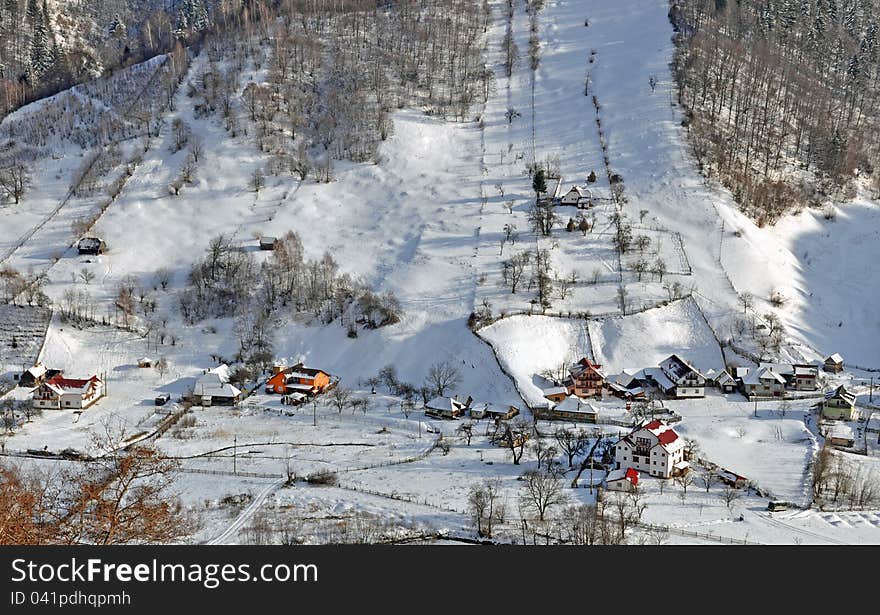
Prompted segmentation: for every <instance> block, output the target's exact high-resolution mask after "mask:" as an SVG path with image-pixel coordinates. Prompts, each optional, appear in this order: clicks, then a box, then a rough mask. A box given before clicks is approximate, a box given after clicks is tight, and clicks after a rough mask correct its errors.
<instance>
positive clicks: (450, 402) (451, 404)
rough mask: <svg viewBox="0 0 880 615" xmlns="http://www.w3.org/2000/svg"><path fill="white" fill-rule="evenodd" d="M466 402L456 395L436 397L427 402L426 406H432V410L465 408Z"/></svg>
mask: <svg viewBox="0 0 880 615" xmlns="http://www.w3.org/2000/svg"><path fill="white" fill-rule="evenodd" d="M464 407H465V406H464V402H461V401H459V400H457V399H455V398H454V397H435V398H434V399H432V400H430V401H429V402H428V403H426V404H425V408H430V409H431V410H443V411H446V410H463V409H464Z"/></svg>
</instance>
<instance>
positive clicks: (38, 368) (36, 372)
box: [25, 363, 49, 378]
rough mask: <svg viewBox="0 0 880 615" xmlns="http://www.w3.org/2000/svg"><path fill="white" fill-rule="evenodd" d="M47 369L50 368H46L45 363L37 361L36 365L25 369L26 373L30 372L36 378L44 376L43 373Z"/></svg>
mask: <svg viewBox="0 0 880 615" xmlns="http://www.w3.org/2000/svg"><path fill="white" fill-rule="evenodd" d="M47 371H49V370H48V369H47V368H46V366H45V365H43V364H42V363H37V364H36V365H34V366H33V367H30V368H28V369H26V370H25V373H28V374H30V375H31V376H33V377H34V378H42V377H43V375H44V374H45V373H46V372H47Z"/></svg>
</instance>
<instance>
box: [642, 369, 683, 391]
mask: <svg viewBox="0 0 880 615" xmlns="http://www.w3.org/2000/svg"><path fill="white" fill-rule="evenodd" d="M642 371H643V372H644V374H645V376H648V377H649V378H651V380H653V381H654V382H656V383H657V386H659V387H660V388H661V389H663V390H664V391H668V390H670V389H672V388H674V387H675V383H674V382H673V381H672V380H670V379H669V378H668V377H667V376H666V374H665V373H664V372H663V370H662V369H660V368H659V367H646V368H645V369H644V370H642Z"/></svg>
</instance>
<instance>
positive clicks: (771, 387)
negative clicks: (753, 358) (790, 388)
mask: <svg viewBox="0 0 880 615" xmlns="http://www.w3.org/2000/svg"><path fill="white" fill-rule="evenodd" d="M741 382H742V388H743V393H744V394H745V396H746V397H748V398H749V399H753V398H756V397H783V396H784V395H785V383H786V381H785V377H784V376H781V375H780V374H778V373H777V372H775V371H774V370H772V369H771V368H769V367H759V368H758V369H756V370H753V371H750V372H749V373H748V374H747V375H746V376H745V377H744V378H743V379H742V380H741Z"/></svg>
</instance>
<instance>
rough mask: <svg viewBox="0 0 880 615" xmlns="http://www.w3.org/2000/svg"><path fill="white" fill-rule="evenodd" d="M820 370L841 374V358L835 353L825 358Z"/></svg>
mask: <svg viewBox="0 0 880 615" xmlns="http://www.w3.org/2000/svg"><path fill="white" fill-rule="evenodd" d="M822 369H824V370H825V371H826V372H831V373H833V374H838V373H840V372H842V371H843V357H842V356H840V355H839V354H837V353H836V352H835V353H834V354H833V355H831V356H829V357H825V361H824V362H823V363H822Z"/></svg>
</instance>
